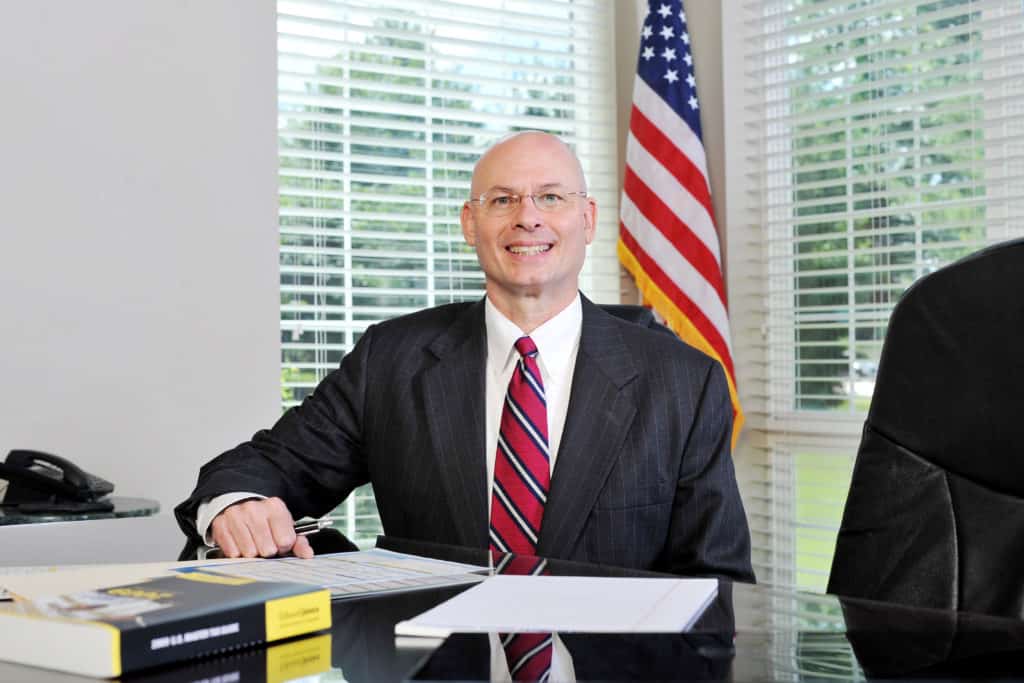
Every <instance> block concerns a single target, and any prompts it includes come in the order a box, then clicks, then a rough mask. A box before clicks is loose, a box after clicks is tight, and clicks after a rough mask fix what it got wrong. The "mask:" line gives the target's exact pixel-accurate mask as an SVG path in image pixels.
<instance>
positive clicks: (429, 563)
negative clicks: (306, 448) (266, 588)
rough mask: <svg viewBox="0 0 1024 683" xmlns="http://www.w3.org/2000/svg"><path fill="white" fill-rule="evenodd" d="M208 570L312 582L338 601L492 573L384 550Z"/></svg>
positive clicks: (454, 582) (473, 579)
mask: <svg viewBox="0 0 1024 683" xmlns="http://www.w3.org/2000/svg"><path fill="white" fill-rule="evenodd" d="M199 566H202V565H199ZM208 568H209V569H210V570H211V571H216V572H218V573H220V574H228V575H231V576H242V577H246V578H250V579H262V580H264V581H292V582H296V583H309V584H313V585H316V586H320V587H322V588H327V589H329V590H330V591H331V597H334V598H341V597H354V596H357V595H366V594H369V593H385V592H397V591H407V590H418V589H421V588H436V587H440V586H454V585H459V584H463V583H475V582H478V581H482V580H483V579H484V576H482V575H481V574H477V573H474V572H483V571H486V570H487V568H486V567H477V566H474V565H470V564H460V563H458V562H446V561H444V560H434V559H430V558H426V557H419V556H416V555H406V554H404V553H395V552H391V551H390V550H382V549H380V548H374V549H372V550H362V551H359V552H351V553H332V554H329V555H317V556H316V557H314V558H313V559H311V560H303V559H299V558H297V557H285V558H273V559H267V560H262V559H257V560H249V561H245V562H235V563H232V564H231V565H230V566H220V565H213V564H211V565H210V566H209V567H208Z"/></svg>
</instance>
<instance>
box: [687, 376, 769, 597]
mask: <svg viewBox="0 0 1024 683" xmlns="http://www.w3.org/2000/svg"><path fill="white" fill-rule="evenodd" d="M732 415H733V413H732V402H731V400H730V398H729V388H728V384H727V383H726V379H725V372H724V371H723V370H722V367H721V365H719V364H718V363H711V364H710V369H709V372H708V374H707V377H706V379H705V384H704V387H703V391H702V392H701V396H700V400H699V402H698V404H697V410H696V414H695V416H694V421H693V428H692V431H691V433H690V437H689V439H688V440H687V442H686V445H685V450H684V453H683V457H682V459H681V463H680V471H679V480H678V483H677V486H676V494H675V499H674V501H673V505H672V520H671V523H670V528H669V548H668V553H669V558H668V565H669V567H671V569H670V571H672V572H674V573H679V574H689V575H714V576H722V577H726V578H730V579H733V580H736V581H746V582H753V581H754V570H753V568H752V567H751V564H750V530H749V528H748V527H747V517H746V513H745V512H744V510H743V502H742V500H741V499H740V493H739V487H738V486H737V484H736V473H735V470H734V469H733V463H732V455H731V448H730V443H731V437H732Z"/></svg>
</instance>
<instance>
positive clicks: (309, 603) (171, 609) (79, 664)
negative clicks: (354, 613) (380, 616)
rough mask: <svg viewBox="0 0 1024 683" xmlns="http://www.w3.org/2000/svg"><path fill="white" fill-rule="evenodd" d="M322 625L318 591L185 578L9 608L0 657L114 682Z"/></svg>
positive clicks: (202, 575) (204, 576) (325, 613)
mask: <svg viewBox="0 0 1024 683" xmlns="http://www.w3.org/2000/svg"><path fill="white" fill-rule="evenodd" d="M330 626H331V596H330V592H329V591H327V590H326V589H322V588H319V587H317V586H311V585H307V584H298V583H281V582H270V581H255V580H252V579H245V578H238V577H233V576H224V575H220V574H215V573H212V572H199V571H193V572H187V573H182V574H177V575H174V576H168V577H164V578H159V579H152V580H149V581H143V582H140V583H133V584H128V585H124V586H114V587H111V588H103V589H100V590H95V591H84V592H81V593H74V594H70V595H61V596H56V597H53V598H48V599H39V600H34V601H30V602H23V603H15V604H13V605H11V606H8V607H6V608H5V609H3V610H0V633H3V634H4V637H3V638H2V639H0V659H3V660H7V661H11V662H17V663H19V664H28V665H31V666H40V667H45V668H49V669H59V670H61V671H70V672H72V673H78V674H84V675H87V676H100V677H114V676H120V675H121V674H123V673H125V672H131V671H136V670H139V669H145V668H149V667H153V666H159V665H161V664H167V663H170V662H176V661H181V660H184V659H189V658H192V657H201V656H204V655H209V654H214V653H221V652H226V651H229V650H233V649H236V648H242V647H247V646H250V645H255V644H258V643H266V642H272V641H276V640H282V639H285V638H291V637H293V636H299V635H303V634H307V633H313V632H316V631H321V630H324V629H328V628H330Z"/></svg>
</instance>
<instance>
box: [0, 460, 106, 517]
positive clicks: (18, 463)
mask: <svg viewBox="0 0 1024 683" xmlns="http://www.w3.org/2000/svg"><path fill="white" fill-rule="evenodd" d="M0 479H5V480H7V492H6V493H5V494H4V497H3V505H4V506H5V507H8V506H16V507H18V508H19V509H20V510H23V511H26V512H30V511H31V512H51V511H52V512H61V511H69V512H70V511H76V510H77V511H81V510H89V511H104V510H106V511H109V510H112V509H113V504H112V503H111V502H110V501H106V500H101V499H102V498H103V497H104V496H106V495H107V494H109V493H111V492H112V491H113V490H114V485H113V484H111V483H110V482H109V481H107V480H106V479H103V478H101V477H97V476H95V475H92V474H89V473H88V472H86V471H84V470H83V469H82V468H80V467H78V466H77V465H75V464H74V463H72V462H70V461H68V460H66V459H65V458H62V457H60V456H57V455H51V454H50V453H40V452H39V451H27V450H15V451H11V452H10V453H8V454H7V460H6V461H4V462H2V463H0Z"/></svg>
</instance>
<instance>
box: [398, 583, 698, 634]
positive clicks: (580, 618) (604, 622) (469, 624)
mask: <svg viewBox="0 0 1024 683" xmlns="http://www.w3.org/2000/svg"><path fill="white" fill-rule="evenodd" d="M717 594H718V581H717V580H716V579H636V578H610V577H576V576H492V577H490V578H488V579H487V580H486V581H484V582H483V583H481V584H480V585H478V586H474V587H473V588H470V589H469V590H467V591H465V592H464V593H460V594H458V595H456V596H455V597H453V598H452V599H450V600H448V601H447V602H444V603H442V604H440V605H438V606H437V607H434V608H433V609H431V610H428V611H426V612H424V613H423V614H420V615H419V616H417V617H414V618H413V619H410V620H408V621H402V622H399V623H398V624H397V625H396V626H395V635H396V636H429V637H441V636H445V635H448V634H450V633H454V632H466V633H493V632H502V633H512V632H517V633H524V632H534V633H536V632H548V631H555V632H563V633H565V632H576V633H679V632H682V631H686V630H688V629H689V628H690V627H691V626H693V624H694V622H695V621H696V620H697V618H698V617H700V615H701V614H702V613H703V611H704V610H705V609H706V608H707V606H708V605H709V604H711V601H712V600H714V598H715V596H716V595H717Z"/></svg>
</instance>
